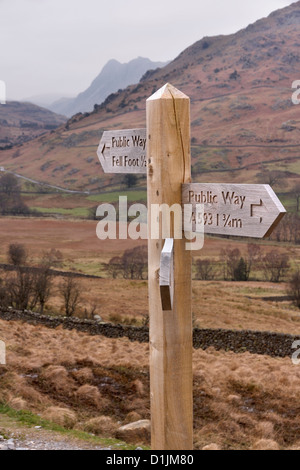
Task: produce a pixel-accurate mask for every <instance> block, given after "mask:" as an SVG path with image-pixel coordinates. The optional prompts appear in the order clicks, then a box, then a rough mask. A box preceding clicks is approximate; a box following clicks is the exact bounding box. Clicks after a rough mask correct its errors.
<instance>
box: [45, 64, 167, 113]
mask: <svg viewBox="0 0 300 470" xmlns="http://www.w3.org/2000/svg"><path fill="white" fill-rule="evenodd" d="M164 65H166V64H165V63H163V62H152V61H151V60H149V59H145V58H143V57H138V58H137V59H134V60H131V61H130V62H128V63H127V64H121V63H120V62H118V61H117V60H114V59H113V60H110V61H109V62H108V63H107V64H106V65H105V66H104V67H103V69H102V71H101V72H100V74H99V75H98V76H97V78H95V80H94V81H93V82H92V84H91V85H90V86H89V88H88V89H87V90H85V91H84V92H83V93H80V94H79V95H78V96H77V97H76V98H69V99H67V98H62V99H60V100H58V101H56V102H55V103H53V104H52V105H51V106H49V109H51V110H52V111H54V112H56V113H59V114H63V115H65V116H69V117H70V116H73V115H74V114H77V113H80V112H81V113H82V112H91V111H93V109H94V106H95V104H101V103H102V102H103V101H104V100H105V98H106V97H107V96H108V95H110V94H111V93H114V92H116V91H118V90H119V89H120V88H126V87H127V86H128V85H132V84H133V83H137V82H138V81H139V80H140V78H141V77H142V76H143V75H144V74H145V73H146V72H147V71H148V70H152V69H157V68H158V67H163V66H164Z"/></svg>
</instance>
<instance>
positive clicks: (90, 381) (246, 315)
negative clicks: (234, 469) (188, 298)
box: [0, 218, 300, 450]
mask: <svg viewBox="0 0 300 470" xmlns="http://www.w3.org/2000/svg"><path fill="white" fill-rule="evenodd" d="M96 225H97V221H91V220H71V219H67V220H66V219H61V220H57V219H50V218H48V219H39V218H37V219H27V218H24V219H20V218H2V223H1V228H0V242H1V253H0V262H5V261H6V252H7V249H8V246H9V244H10V243H12V242H14V243H22V244H24V245H25V247H26V248H27V250H28V252H29V254H30V261H31V263H33V264H34V263H37V262H38V260H39V259H40V258H41V256H42V255H43V253H44V252H45V251H46V250H49V249H51V248H55V249H58V250H60V251H61V253H62V255H63V266H62V268H61V269H63V270H73V271H77V272H81V273H83V274H84V273H85V274H96V275H98V276H99V275H101V276H102V278H99V279H87V278H81V279H80V283H81V288H82V302H81V306H80V310H79V311H78V312H77V313H78V314H79V315H83V314H84V313H88V312H89V311H90V310H91V308H92V307H93V306H94V305H95V304H96V306H97V308H96V313H98V314H99V315H101V317H102V318H103V319H104V320H105V321H114V322H117V323H118V322H120V323H125V324H136V325H139V324H141V323H142V322H143V321H144V320H145V316H146V315H147V312H148V298H147V294H148V286H147V281H129V280H124V279H116V280H113V279H110V278H108V276H107V273H106V272H105V270H104V269H103V265H104V264H105V263H107V262H108V261H109V259H110V258H111V257H112V256H116V255H120V254H121V253H123V251H124V250H125V249H127V248H133V247H135V246H138V245H143V244H145V243H146V242H145V241H137V242H136V241H132V240H126V241H124V240H107V241H100V240H98V239H97V237H96ZM12 234H13V236H12ZM235 247H238V248H239V249H240V251H241V253H242V254H243V253H245V252H246V250H247V240H245V241H233V240H229V239H217V238H209V237H207V238H206V241H205V246H204V248H203V250H202V251H201V252H198V253H196V254H195V257H196V258H197V257H199V256H204V257H207V258H215V259H217V258H218V256H219V252H220V250H221V249H222V248H230V249H232V248H235ZM261 247H262V249H263V250H264V251H265V252H266V251H268V250H271V249H274V247H275V248H277V249H279V250H281V251H283V252H284V251H285V252H288V253H289V255H290V256H291V258H292V259H293V264H294V266H296V265H299V261H300V252H299V250H300V248H299V247H297V246H292V245H284V244H280V245H278V244H276V243H274V242H269V241H264V242H262V243H261ZM4 275H5V274H4V273H3V272H2V274H0V277H3V276H4ZM60 282H61V277H57V278H56V279H55V286H54V291H53V296H52V298H51V299H50V301H49V305H48V306H47V309H46V312H47V313H49V314H51V313H55V314H57V313H62V312H63V309H62V299H61V297H60V294H59V284H60ZM192 294H193V296H192V309H193V320H194V326H198V327H200V328H225V329H236V330H242V329H251V330H261V331H272V332H282V333H291V334H300V312H299V310H298V309H296V308H295V307H294V306H293V305H292V304H291V302H290V301H288V300H287V299H286V300H284V299H282V298H283V297H284V296H286V284H285V283H278V284H274V283H269V282H259V281H251V282H225V281H205V282H202V281H193V286H192ZM277 298H278V300H277ZM85 310H86V312H84V311H85ZM0 338H1V339H2V340H4V341H5V342H6V344H7V364H8V365H7V366H3V367H1V368H0V415H1V413H2V414H3V413H4V415H5V416H8V417H12V418H14V419H15V420H17V421H18V420H19V419H20V420H22V419H25V418H26V420H27V419H28V420H29V421H31V420H32V419H33V421H34V420H36V419H37V418H35V417H36V416H38V417H39V419H40V420H41V421H39V422H41V423H42V425H43V426H45V427H46V429H48V430H49V429H50V431H51V429H53V430H55V429H57V428H55V426H60V427H61V429H60V430H62V429H71V430H72V432H73V436H75V437H76V436H77V437H78V436H81V437H82V436H84V435H86V434H84V433H92V434H95V435H96V436H98V437H99V438H102V439H114V437H115V433H116V429H117V428H118V427H119V426H120V425H121V424H125V423H127V422H129V421H132V420H134V421H136V420H138V419H148V418H149V417H150V402H149V369H148V362H149V347H148V344H139V343H131V342H130V341H129V340H127V339H108V338H104V337H92V336H89V335H88V334H84V333H79V332H76V331H71V332H69V331H66V330H63V329H62V328H57V329H56V330H49V329H46V328H44V327H41V326H32V325H27V324H23V323H21V322H12V323H8V322H5V321H0ZM193 367H194V446H195V449H203V448H204V447H206V446H208V447H209V448H220V449H226V450H227V449H279V448H280V449H300V438H299V436H298V431H297V430H298V426H299V425H298V415H299V406H298V403H299V399H300V396H299V393H300V392H299V389H300V388H299V386H300V369H299V367H296V366H294V365H293V364H292V362H291V359H290V358H285V359H273V358H269V357H264V356H257V355H251V354H249V353H245V354H233V353H229V352H216V351H215V350H214V349H212V348H210V349H209V350H207V351H201V350H197V351H194V361H193ZM22 410H26V412H25V413H24V411H22ZM28 412H30V413H29V414H28ZM24 416H25V418H24ZM30 417H31V418H30ZM29 418H30V419H29ZM26 420H25V421H26ZM47 423H50V424H47ZM51 423H52V424H51ZM53 423H54V424H53ZM25 424H26V423H25ZM27 424H28V425H30V423H27ZM0 427H1V420H0ZM78 433H79V434H78ZM80 433H83V434H80ZM110 442H114V441H110ZM135 444H140V443H139V442H136V443H135ZM146 444H147V443H146Z"/></svg>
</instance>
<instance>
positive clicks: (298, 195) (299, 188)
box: [292, 182, 300, 212]
mask: <svg viewBox="0 0 300 470" xmlns="http://www.w3.org/2000/svg"><path fill="white" fill-rule="evenodd" d="M292 193H293V195H294V197H295V199H296V208H297V209H296V210H297V212H299V210H300V182H298V183H296V184H295V186H294V187H293V189H292Z"/></svg>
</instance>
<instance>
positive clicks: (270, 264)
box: [262, 250, 290, 282]
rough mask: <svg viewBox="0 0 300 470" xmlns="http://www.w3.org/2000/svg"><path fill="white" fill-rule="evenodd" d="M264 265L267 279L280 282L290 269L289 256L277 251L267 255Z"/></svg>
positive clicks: (263, 261)
mask: <svg viewBox="0 0 300 470" xmlns="http://www.w3.org/2000/svg"><path fill="white" fill-rule="evenodd" d="M262 264H263V270H264V273H265V277H266V279H267V280H268V281H271V282H280V280H281V279H282V278H283V277H284V275H285V274H286V272H287V270H288V269H289V267H290V264H289V256H288V255H287V254H286V253H280V252H279V251H277V250H272V251H270V252H269V253H267V254H266V255H265V256H264V258H263V260H262Z"/></svg>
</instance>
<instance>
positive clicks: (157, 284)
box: [98, 84, 285, 450]
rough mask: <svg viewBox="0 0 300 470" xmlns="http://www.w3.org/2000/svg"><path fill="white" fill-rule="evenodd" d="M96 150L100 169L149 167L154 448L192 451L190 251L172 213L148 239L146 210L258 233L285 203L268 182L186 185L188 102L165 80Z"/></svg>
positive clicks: (215, 230)
mask: <svg viewBox="0 0 300 470" xmlns="http://www.w3.org/2000/svg"><path fill="white" fill-rule="evenodd" d="M146 150H147V151H146ZM98 156H99V159H100V162H101V164H102V167H103V170H104V171H105V172H110V173H142V174H143V173H146V172H147V192H148V265H149V267H148V285H149V317H150V395H151V440H152V450H192V449H193V398H192V397H193V374H192V313H191V312H192V309H191V272H192V269H191V267H192V264H191V252H190V251H188V250H186V240H185V237H184V235H183V236H182V238H181V239H177V238H176V236H175V234H176V233H177V232H178V230H176V228H175V221H174V220H175V219H174V217H173V218H172V217H171V221H170V232H171V233H170V237H167V238H164V237H163V234H162V230H161V229H160V231H159V232H160V233H159V235H158V238H157V239H152V238H151V234H152V231H151V208H152V206H154V205H167V206H168V207H172V206H173V205H180V206H183V207H184V206H185V204H190V205H192V215H186V217H191V220H187V222H188V223H189V224H190V223H192V225H193V228H194V230H197V222H198V223H199V224H200V226H202V230H203V226H204V232H205V233H212V234H225V235H232V236H239V237H240V236H246V237H257V238H262V237H266V236H269V235H270V233H271V232H272V230H273V229H274V228H275V226H276V225H277V224H278V223H279V221H280V220H281V218H282V217H283V215H284V214H285V209H284V207H283V206H282V204H281V203H280V201H279V200H278V198H277V197H276V195H275V193H274V192H273V190H272V189H271V188H270V186H268V185H238V184H209V183H194V184H192V183H191V154H190V100H189V98H188V97H187V96H186V95H184V94H183V93H181V92H180V91H178V90H177V89H176V88H174V87H173V86H172V85H170V84H166V85H165V86H164V87H162V88H161V89H160V90H158V91H157V92H156V93H155V94H154V95H153V96H151V97H150V98H149V99H148V100H147V130H145V129H134V130H121V131H109V132H104V134H103V137H102V139H101V142H100V145H99V148H98ZM187 214H191V211H188V212H187Z"/></svg>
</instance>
